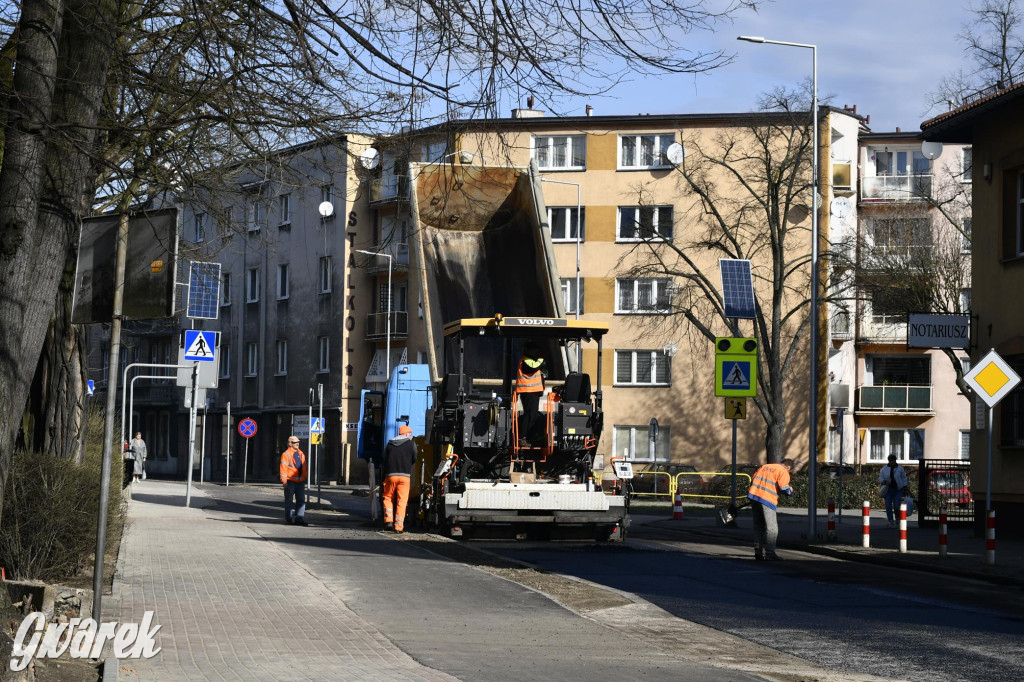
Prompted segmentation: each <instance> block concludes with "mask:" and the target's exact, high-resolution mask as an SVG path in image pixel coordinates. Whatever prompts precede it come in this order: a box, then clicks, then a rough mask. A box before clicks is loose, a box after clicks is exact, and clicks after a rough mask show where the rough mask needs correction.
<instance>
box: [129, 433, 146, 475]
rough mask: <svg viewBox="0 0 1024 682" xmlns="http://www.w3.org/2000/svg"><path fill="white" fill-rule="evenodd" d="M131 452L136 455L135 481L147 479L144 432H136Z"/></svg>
mask: <svg viewBox="0 0 1024 682" xmlns="http://www.w3.org/2000/svg"><path fill="white" fill-rule="evenodd" d="M131 451H132V453H133V454H134V455H135V480H136V481H138V480H140V479H142V480H145V478H146V455H147V454H148V453H147V451H146V441H144V440H142V432H141V431H136V432H135V438H133V439H132V442H131Z"/></svg>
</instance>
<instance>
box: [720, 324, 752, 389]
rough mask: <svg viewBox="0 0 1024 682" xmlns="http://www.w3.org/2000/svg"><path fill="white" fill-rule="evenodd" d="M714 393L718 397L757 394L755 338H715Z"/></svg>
mask: <svg viewBox="0 0 1024 682" xmlns="http://www.w3.org/2000/svg"><path fill="white" fill-rule="evenodd" d="M715 395H716V396H718V397H719V398H753V397H754V396H756V395H757V340H756V339H749V338H721V337H720V338H716V339H715Z"/></svg>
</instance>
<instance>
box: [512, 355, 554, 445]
mask: <svg viewBox="0 0 1024 682" xmlns="http://www.w3.org/2000/svg"><path fill="white" fill-rule="evenodd" d="M546 374H547V367H546V366H545V364H544V355H543V353H541V350H540V348H538V347H537V346H536V345H535V344H532V343H531V344H527V346H526V348H524V349H523V355H522V357H520V358H519V370H518V373H517V375H516V394H517V395H518V396H519V402H520V404H521V405H522V406H523V414H522V416H521V417H520V418H519V447H529V446H530V445H531V443H532V442H533V441H535V440H536V439H537V434H536V431H537V422H538V417H539V415H540V397H541V395H542V394H543V393H544V376H545V375H546Z"/></svg>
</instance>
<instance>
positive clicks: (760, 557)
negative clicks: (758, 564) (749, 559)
mask: <svg viewBox="0 0 1024 682" xmlns="http://www.w3.org/2000/svg"><path fill="white" fill-rule="evenodd" d="M754 560H755V561H764V552H762V551H761V550H760V549H755V550H754Z"/></svg>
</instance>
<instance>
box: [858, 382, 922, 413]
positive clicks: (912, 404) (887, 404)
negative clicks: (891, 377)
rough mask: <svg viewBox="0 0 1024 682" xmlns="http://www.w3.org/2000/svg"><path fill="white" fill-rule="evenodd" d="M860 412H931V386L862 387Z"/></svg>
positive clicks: (859, 400) (859, 404)
mask: <svg viewBox="0 0 1024 682" xmlns="http://www.w3.org/2000/svg"><path fill="white" fill-rule="evenodd" d="M857 410H858V411H859V412H878V413H897V412H931V410H932V387H931V386H861V387H860V390H859V396H858V399H857Z"/></svg>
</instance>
